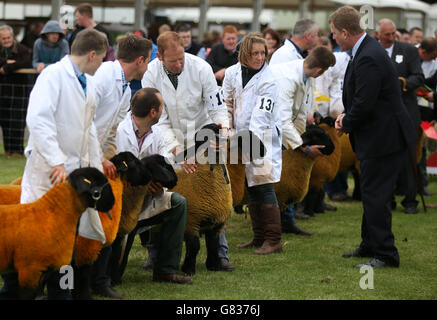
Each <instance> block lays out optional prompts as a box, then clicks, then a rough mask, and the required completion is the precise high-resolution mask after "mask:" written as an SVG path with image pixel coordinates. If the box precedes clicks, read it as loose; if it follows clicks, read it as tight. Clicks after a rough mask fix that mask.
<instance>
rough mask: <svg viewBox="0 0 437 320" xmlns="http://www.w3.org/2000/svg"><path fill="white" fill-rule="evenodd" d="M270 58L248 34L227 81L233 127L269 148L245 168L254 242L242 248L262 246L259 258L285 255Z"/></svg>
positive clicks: (261, 41)
mask: <svg viewBox="0 0 437 320" xmlns="http://www.w3.org/2000/svg"><path fill="white" fill-rule="evenodd" d="M267 53H268V48H267V44H266V42H265V40H264V39H263V38H262V37H261V36H260V35H258V34H249V35H247V36H246V37H244V39H243V40H242V42H241V46H240V52H239V56H238V60H239V63H237V64H235V65H233V66H231V67H229V68H228V69H227V70H226V73H225V78H224V81H223V94H224V99H225V102H226V105H227V107H228V113H229V121H230V123H231V125H232V127H233V128H235V129H236V131H237V132H238V131H239V130H242V129H249V130H251V131H252V132H254V133H255V134H256V135H257V136H258V137H259V138H260V139H261V140H262V141H263V143H264V144H265V147H266V149H267V153H266V156H265V157H264V158H263V159H261V161H259V162H258V161H253V162H250V163H247V164H246V181H247V186H248V191H249V198H250V199H249V212H250V217H251V220H252V229H253V233H254V238H253V240H252V241H250V242H249V243H246V244H242V245H239V246H238V247H239V248H249V247H261V248H260V249H258V250H256V251H255V254H270V253H274V252H280V251H282V244H281V218H280V212H279V207H278V201H277V199H276V194H275V191H274V189H273V183H276V182H279V180H280V178H281V169H282V153H281V120H280V116H279V110H278V109H277V108H275V102H276V82H275V78H274V76H273V74H272V73H271V71H270V68H269V66H268V65H267V63H266V61H265V59H266V55H267Z"/></svg>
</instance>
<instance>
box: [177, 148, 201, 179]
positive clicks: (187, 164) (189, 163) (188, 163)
mask: <svg viewBox="0 0 437 320" xmlns="http://www.w3.org/2000/svg"><path fill="white" fill-rule="evenodd" d="M181 152H184V150H183V149H182V148H181V147H180V146H176V147H175V148H174V150H173V154H174V155H175V156H176V155H178V154H179V153H181ZM181 168H182V169H183V170H184V171H185V173H194V172H196V170H197V164H196V163H195V161H194V158H190V159H188V160H185V161H184V162H183V163H181Z"/></svg>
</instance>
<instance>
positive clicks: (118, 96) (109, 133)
mask: <svg viewBox="0 0 437 320" xmlns="http://www.w3.org/2000/svg"><path fill="white" fill-rule="evenodd" d="M122 72H123V69H122V67H121V65H120V62H119V61H118V60H115V61H107V62H104V63H102V65H101V66H100V68H99V69H97V72H96V73H95V75H94V76H93V77H92V78H93V79H92V80H93V81H94V84H95V86H96V101H97V109H96V118H95V121H94V122H95V125H96V129H97V136H98V139H99V142H100V143H101V146H102V152H103V154H104V157H105V158H106V159H110V158H112V157H113V156H115V154H116V149H115V135H116V132H117V127H118V124H119V123H120V122H121V121H122V120H123V119H124V118H125V117H126V114H127V112H128V111H129V106H130V99H131V90H130V87H129V86H127V88H126V90H125V91H124V93H123V81H122Z"/></svg>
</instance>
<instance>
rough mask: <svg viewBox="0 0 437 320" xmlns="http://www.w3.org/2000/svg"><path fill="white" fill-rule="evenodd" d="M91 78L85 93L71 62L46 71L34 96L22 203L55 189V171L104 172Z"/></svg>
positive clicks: (29, 112) (64, 60)
mask: <svg viewBox="0 0 437 320" xmlns="http://www.w3.org/2000/svg"><path fill="white" fill-rule="evenodd" d="M86 78H87V95H86V97H85V94H84V92H83V89H82V86H81V85H80V83H79V81H78V79H77V77H76V75H75V73H74V70H73V65H72V64H71V61H70V58H69V56H66V57H64V58H63V59H62V60H61V61H59V62H57V63H55V64H52V65H50V66H48V67H47V68H45V69H44V70H43V72H41V74H40V75H39V76H38V78H37V81H36V83H35V85H34V87H33V89H32V92H31V93H30V98H29V106H28V110H27V117H26V123H27V126H28V129H29V133H30V143H29V145H28V147H27V148H26V156H27V157H28V159H27V163H26V167H25V169H24V174H23V181H22V185H21V186H22V192H21V203H28V202H33V201H35V200H37V199H38V198H40V197H41V196H43V195H44V194H45V193H46V192H47V191H48V190H49V189H50V188H51V187H52V185H51V183H50V179H49V173H50V171H51V169H52V167H54V166H56V165H60V164H64V167H65V171H66V173H67V175H68V174H70V173H71V172H72V171H73V170H74V169H77V168H79V167H88V166H92V167H96V168H98V169H100V170H101V171H102V156H101V152H100V145H99V142H98V140H97V132H96V128H95V126H94V122H93V118H94V114H95V108H96V100H95V88H94V86H93V83H92V81H90V77H89V76H88V75H86Z"/></svg>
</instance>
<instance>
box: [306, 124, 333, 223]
mask: <svg viewBox="0 0 437 320" xmlns="http://www.w3.org/2000/svg"><path fill="white" fill-rule="evenodd" d="M319 127H320V128H322V129H323V130H325V131H326V132H327V133H328V135H329V137H330V138H331V140H332V143H333V144H334V151H333V152H332V153H331V154H330V155H323V156H320V157H317V158H316V162H315V163H314V166H313V168H312V170H311V176H310V184H309V189H308V193H307V195H306V197H305V201H304V212H305V214H307V215H309V216H314V212H323V211H324V209H323V208H321V204H322V201H323V196H324V195H325V193H324V190H323V185H324V184H325V182H328V181H332V180H334V178H335V176H336V175H337V173H338V169H339V167H340V158H341V147H340V140H339V137H338V135H337V131H336V130H335V128H334V119H332V118H330V117H326V118H323V119H321V122H320V124H319Z"/></svg>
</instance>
